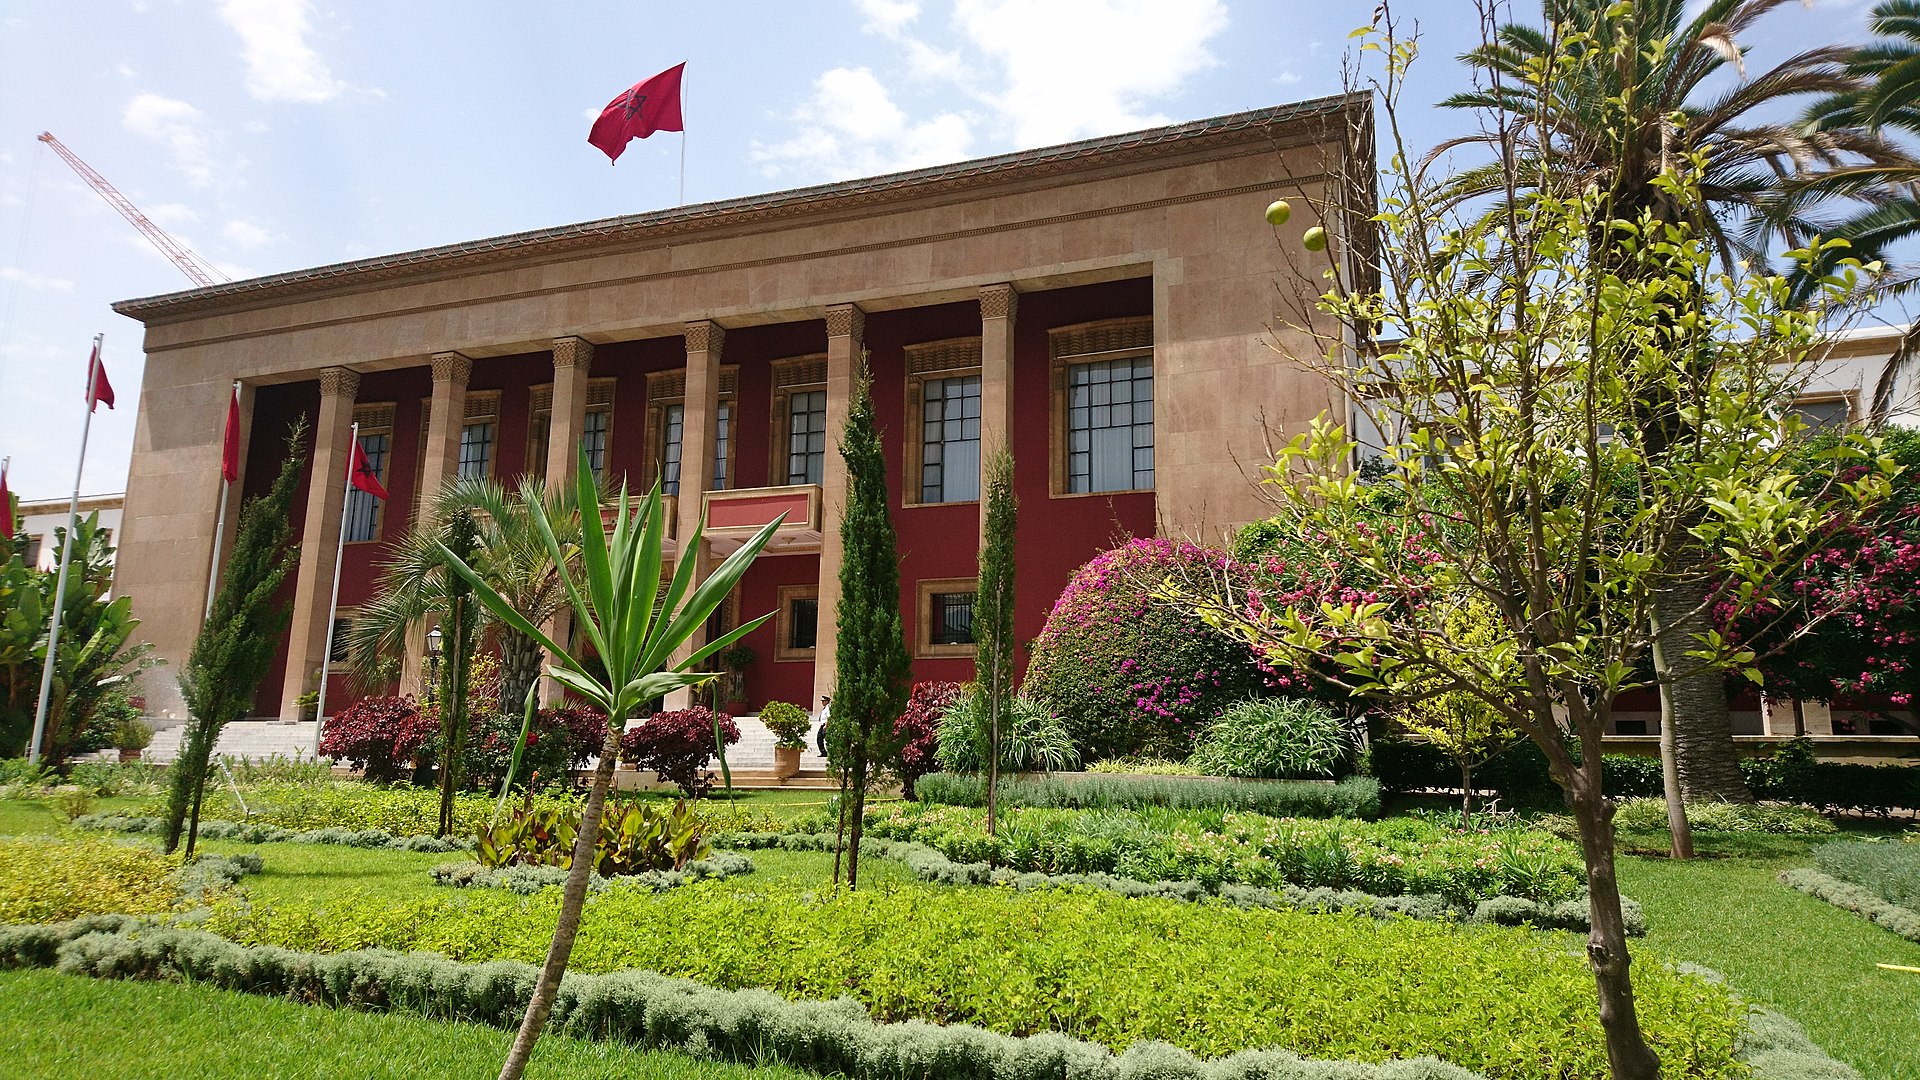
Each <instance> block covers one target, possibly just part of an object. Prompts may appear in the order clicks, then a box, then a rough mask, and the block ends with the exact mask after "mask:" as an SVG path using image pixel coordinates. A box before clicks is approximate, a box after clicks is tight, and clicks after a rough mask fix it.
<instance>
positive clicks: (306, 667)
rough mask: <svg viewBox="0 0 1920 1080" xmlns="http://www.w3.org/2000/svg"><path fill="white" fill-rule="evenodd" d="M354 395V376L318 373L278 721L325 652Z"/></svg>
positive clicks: (290, 713) (290, 714)
mask: <svg viewBox="0 0 1920 1080" xmlns="http://www.w3.org/2000/svg"><path fill="white" fill-rule="evenodd" d="M359 392H360V373H359V372H357V371H353V370H351V369H349V368H340V367H334V368H326V369H324V370H322V371H321V372H320V416H319V419H318V420H317V421H316V422H315V423H314V425H313V463H312V466H311V468H310V469H309V471H308V474H307V476H308V479H307V517H306V524H305V528H304V531H303V532H302V534H301V537H300V567H299V570H298V571H297V575H298V576H297V577H296V578H295V580H294V587H293V625H292V627H291V628H290V629H289V630H288V632H287V672H286V678H285V680H284V682H283V683H282V685H281V687H280V716H281V718H282V719H284V720H296V719H298V718H299V716H300V710H299V709H298V708H297V707H296V706H295V705H294V699H296V698H298V697H299V696H300V695H301V694H303V693H305V692H306V691H307V690H308V689H309V687H308V685H307V684H308V681H309V680H310V679H312V677H313V672H314V671H316V670H317V669H318V668H319V667H320V662H321V660H322V659H324V656H323V654H324V653H325V652H326V648H327V603H328V600H329V599H330V598H331V595H332V589H333V564H334V556H335V552H336V551H338V549H339V544H340V506H341V503H342V502H343V501H345V499H346V495H345V492H344V491H343V490H342V489H343V488H344V486H345V485H346V482H347V463H348V462H349V461H351V460H352V454H353V447H352V446H351V445H350V444H351V441H352V438H353V399H354V397H355V395H357V394H358V393H359Z"/></svg>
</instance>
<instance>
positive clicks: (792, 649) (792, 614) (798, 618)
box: [773, 585, 820, 661]
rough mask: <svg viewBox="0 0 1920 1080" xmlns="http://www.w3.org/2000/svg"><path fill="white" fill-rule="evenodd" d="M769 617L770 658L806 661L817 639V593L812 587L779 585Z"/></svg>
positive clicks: (817, 588)
mask: <svg viewBox="0 0 1920 1080" xmlns="http://www.w3.org/2000/svg"><path fill="white" fill-rule="evenodd" d="M777 602H778V604H779V606H778V607H776V608H774V613H773V658H774V659H775V660H783V661H784V660H807V661H811V660H812V659H813V657H814V647H815V646H816V644H818V642H819V639H820V589H819V587H818V586H814V585H782V586H780V588H779V591H778V601H777Z"/></svg>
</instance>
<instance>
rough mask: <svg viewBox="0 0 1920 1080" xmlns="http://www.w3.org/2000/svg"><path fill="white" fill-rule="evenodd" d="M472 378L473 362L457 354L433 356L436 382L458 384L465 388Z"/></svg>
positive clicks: (436, 354) (448, 353) (449, 353)
mask: <svg viewBox="0 0 1920 1080" xmlns="http://www.w3.org/2000/svg"><path fill="white" fill-rule="evenodd" d="M471 378H473V361H472V360H469V359H467V358H466V357H465V356H463V355H461V354H460V353H457V352H443V353H434V354H433V381H434V382H457V383H459V384H460V385H461V386H465V385H467V380H468V379H471Z"/></svg>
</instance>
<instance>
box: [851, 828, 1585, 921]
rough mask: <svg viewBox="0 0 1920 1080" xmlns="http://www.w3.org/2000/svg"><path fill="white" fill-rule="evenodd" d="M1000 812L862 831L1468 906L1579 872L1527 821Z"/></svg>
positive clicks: (1056, 860)
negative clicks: (1461, 824) (1470, 825)
mask: <svg viewBox="0 0 1920 1080" xmlns="http://www.w3.org/2000/svg"><path fill="white" fill-rule="evenodd" d="M1001 815H1002V816H1001V820H1000V828H999V835H998V836H988V835H987V831H986V815H985V812H984V811H982V810H979V809H975V808H972V807H958V806H927V805H923V804H910V803H901V804H895V805H893V806H890V807H888V808H886V809H884V810H875V811H874V812H873V813H870V814H869V815H868V817H867V823H866V828H867V833H868V835H870V836H875V837H879V838H882V839H889V840H910V841H913V842H915V843H920V844H926V845H927V846H929V847H931V848H933V849H935V850H936V851H939V852H940V853H941V854H943V855H945V856H947V857H948V858H950V859H953V860H955V861H959V862H993V863H995V864H996V865H999V866H1005V867H1007V868H1009V869H1012V870H1020V871H1025V870H1033V871H1039V872H1041V873H1048V874H1085V873H1093V872H1099V873H1108V874H1115V875H1117V876H1120V877H1127V878H1133V879H1135V880H1138V881H1200V882H1204V883H1206V884H1207V885H1209V886H1214V885H1218V884H1220V883H1222V882H1233V883H1236V884H1242V885H1260V886H1264V887H1268V888H1275V887H1278V886H1281V885H1298V886H1301V887H1303V888H1323V887H1324V888H1330V889H1359V890H1361V891H1363V892H1368V893H1372V894H1374V895H1376V896H1400V895H1427V894H1433V895H1439V896H1444V897H1446V898H1447V899H1448V900H1450V901H1452V902H1454V903H1457V904H1473V903H1477V902H1479V901H1481V900H1485V899H1488V898H1490V897H1494V896H1520V897H1525V898H1527V899H1529V900H1539V901H1554V900H1564V899H1567V898H1569V897H1572V896H1574V895H1577V894H1578V893H1579V892H1580V890H1581V888H1582V887H1583V885H1584V882H1585V880H1586V879H1585V875H1584V871H1583V870H1582V865H1581V862H1580V852H1579V850H1578V849H1577V848H1576V847H1575V846H1574V845H1573V844H1571V843H1569V842H1568V841H1565V840H1561V839H1559V838H1557V837H1554V836H1552V835H1550V834H1548V833H1545V832H1540V831H1537V830H1532V829H1505V830H1498V831H1492V830H1472V831H1463V830H1458V829H1450V828H1446V827H1444V826H1442V825H1438V824H1434V823H1431V822H1426V821H1420V820H1416V819H1413V818H1390V819H1387V820H1385V821H1378V822H1365V821H1351V820H1346V819H1340V818H1335V819H1332V820H1326V819H1300V818H1272V817H1266V816H1264V815H1261V814H1250V813H1240V812H1234V811H1226V812H1206V811H1185V812H1174V811H1165V810H1153V811H1135V812H1125V811H1074V810H1042V809H1028V808H1019V807H1015V808H1010V809H1005V810H1002V811H1001Z"/></svg>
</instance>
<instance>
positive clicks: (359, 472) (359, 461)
mask: <svg viewBox="0 0 1920 1080" xmlns="http://www.w3.org/2000/svg"><path fill="white" fill-rule="evenodd" d="M353 486H354V487H357V488H359V489H360V490H361V491H364V492H366V493H367V494H369V495H371V496H373V497H374V498H376V499H384V498H386V497H387V489H386V488H385V487H383V486H382V485H381V483H380V474H379V473H377V472H374V471H373V463H372V462H370V461H368V460H367V451H366V449H365V448H364V447H362V446H361V445H360V440H359V439H355V440H353Z"/></svg>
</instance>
